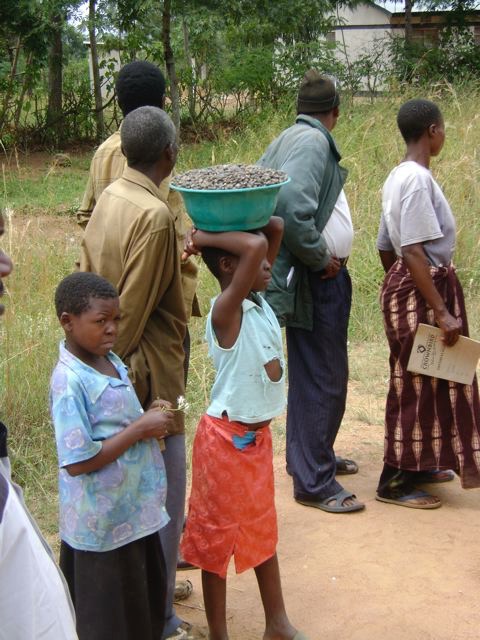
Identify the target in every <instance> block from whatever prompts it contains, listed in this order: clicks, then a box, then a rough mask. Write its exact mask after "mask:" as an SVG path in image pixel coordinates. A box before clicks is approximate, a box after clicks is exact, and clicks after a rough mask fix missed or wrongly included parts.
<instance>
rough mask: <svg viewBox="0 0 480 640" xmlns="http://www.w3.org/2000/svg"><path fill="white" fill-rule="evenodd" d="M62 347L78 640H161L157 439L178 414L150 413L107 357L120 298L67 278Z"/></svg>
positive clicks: (69, 570) (67, 527) (60, 441)
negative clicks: (174, 415)
mask: <svg viewBox="0 0 480 640" xmlns="http://www.w3.org/2000/svg"><path fill="white" fill-rule="evenodd" d="M55 306H56V311H57V315H58V318H59V321H60V324H61V326H62V328H63V330H64V332H65V340H64V341H62V342H61V343H60V357H59V361H58V363H57V365H56V367H55V370H54V372H53V375H52V379H51V385H50V407H51V413H52V419H53V423H54V426H55V437H56V443H57V451H58V459H59V467H60V471H59V494H60V537H61V541H62V542H61V550H60V566H61V568H62V570H63V572H64V574H65V577H66V579H67V582H68V586H69V588H70V593H71V596H72V600H73V603H74V607H75V611H76V616H77V631H78V635H79V638H80V640H110V639H111V638H115V639H116V640H137V639H138V638H142V640H161V637H162V630H163V626H164V621H165V612H164V605H165V590H166V579H165V565H164V558H163V553H162V549H161V544H160V538H159V536H158V530H159V529H160V528H161V527H163V526H164V525H165V524H166V523H167V522H168V520H169V517H168V514H167V512H166V510H165V498H166V488H167V487H166V475H165V468H164V464H163V459H162V455H161V453H160V449H159V446H158V441H157V439H158V438H163V437H165V436H166V435H167V434H168V429H169V427H172V424H173V422H172V418H173V414H172V413H171V412H170V411H168V408H169V404H168V403H165V402H164V401H156V402H155V403H154V405H155V406H152V407H151V408H150V409H149V410H148V411H146V412H145V413H144V411H143V409H142V407H141V405H140V402H139V400H138V398H137V396H136V394H135V391H134V389H133V387H132V384H131V382H130V380H129V378H128V376H127V369H126V367H125V365H124V364H123V363H122V361H121V360H120V358H118V357H117V356H116V355H115V354H114V353H112V351H111V349H112V347H113V345H114V343H115V339H116V336H117V328H118V322H119V319H120V311H119V299H118V294H117V291H116V289H115V288H114V287H113V286H112V285H111V284H110V283H109V282H108V281H107V280H105V279H104V278H101V277H100V276H97V275H95V274H92V273H74V274H71V275H70V276H67V277H66V278H65V279H64V280H63V281H62V282H61V283H60V284H59V286H58V288H57V291H56V293H55Z"/></svg>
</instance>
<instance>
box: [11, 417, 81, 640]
mask: <svg viewBox="0 0 480 640" xmlns="http://www.w3.org/2000/svg"><path fill="white" fill-rule="evenodd" d="M2 426H3V425H2ZM17 491H18V493H17ZM0 640H78V638H77V633H76V631H75V620H74V614H73V607H72V603H71V601H70V597H69V595H68V588H67V585H66V583H65V581H64V579H63V576H62V574H61V573H60V569H59V568H58V567H57V565H56V564H55V561H54V559H53V557H52V555H51V551H50V548H49V547H48V545H47V543H46V542H45V540H44V539H43V537H42V535H41V533H40V531H39V530H38V528H37V525H36V524H35V522H34V521H33V518H32V517H31V516H30V514H29V513H28V511H27V510H26V507H25V506H24V504H23V500H22V497H21V493H20V490H19V488H18V487H17V486H16V485H14V484H13V482H11V480H10V465H9V461H8V458H3V457H0Z"/></svg>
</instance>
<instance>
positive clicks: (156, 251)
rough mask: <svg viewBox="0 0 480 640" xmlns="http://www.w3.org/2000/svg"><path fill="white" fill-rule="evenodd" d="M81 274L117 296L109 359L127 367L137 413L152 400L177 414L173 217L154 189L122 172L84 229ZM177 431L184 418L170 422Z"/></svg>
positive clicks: (178, 287)
mask: <svg viewBox="0 0 480 640" xmlns="http://www.w3.org/2000/svg"><path fill="white" fill-rule="evenodd" d="M80 270H81V271H91V272H94V273H98V274H99V275H101V276H103V277H104V278H106V279H107V280H109V281H110V282H111V283H112V284H114V285H115V286H116V287H117V289H118V292H119V295H120V313H121V320H120V327H119V336H118V340H117V342H116V344H115V348H114V350H115V352H116V353H118V355H119V356H120V357H121V358H122V359H124V360H125V361H126V363H127V364H128V366H129V369H130V375H131V378H132V382H133V384H134V386H135V390H136V391H137V394H138V397H139V399H140V402H141V403H142V405H143V406H144V407H145V406H148V405H149V404H150V402H152V401H153V400H155V398H157V397H160V398H163V399H165V400H169V401H170V402H172V403H173V404H174V406H176V401H177V398H178V396H180V395H184V372H183V361H184V351H183V347H182V343H183V339H184V337H185V330H186V323H187V317H186V313H185V304H184V301H183V290H182V281H181V274H180V254H179V250H178V244H177V238H176V231H175V217H174V215H173V214H172V212H171V211H170V209H169V208H168V206H167V204H166V203H165V201H164V200H162V198H161V195H160V190H159V188H158V187H157V186H156V185H155V184H154V183H153V182H152V181H151V180H150V179H149V178H148V177H147V176H145V175H144V174H143V173H140V172H139V171H136V170H135V169H132V168H129V167H126V168H125V170H124V172H123V175H122V177H121V178H120V179H119V180H117V181H116V182H114V183H113V184H111V185H110V186H108V187H107V188H106V189H105V190H104V192H103V193H102V195H101V196H100V198H99V200H98V203H97V205H96V207H95V209H94V211H93V213H92V216H91V218H90V221H89V223H88V225H87V228H86V229H85V235H84V238H83V240H82V245H81V256H80ZM175 418H176V420H177V429H178V430H182V429H183V414H182V412H178V413H176V414H175Z"/></svg>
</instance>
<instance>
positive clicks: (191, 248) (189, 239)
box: [181, 227, 202, 261]
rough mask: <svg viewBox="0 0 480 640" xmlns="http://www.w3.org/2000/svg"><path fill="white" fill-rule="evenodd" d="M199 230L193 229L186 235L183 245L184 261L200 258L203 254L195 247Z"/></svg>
mask: <svg viewBox="0 0 480 640" xmlns="http://www.w3.org/2000/svg"><path fill="white" fill-rule="evenodd" d="M196 232H197V229H196V228H195V227H192V228H191V229H189V230H188V231H187V233H186V234H185V241H184V244H183V253H182V258H181V259H182V261H185V260H187V259H188V258H189V257H190V256H200V255H201V254H202V252H201V251H200V249H198V247H196V246H195V234H196Z"/></svg>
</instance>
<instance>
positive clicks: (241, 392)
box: [205, 294, 286, 424]
mask: <svg viewBox="0 0 480 640" xmlns="http://www.w3.org/2000/svg"><path fill="white" fill-rule="evenodd" d="M214 303H215V301H213V303H212V307H213V304H214ZM242 314H243V315H242V324H241V328H240V333H239V335H238V338H237V340H236V342H235V344H234V345H233V347H230V349H224V348H223V347H221V346H220V345H219V344H218V341H217V338H216V336H215V332H214V330H213V327H212V312H211V311H210V313H209V314H208V318H207V326H206V334H205V338H206V340H207V343H208V351H209V355H210V356H211V358H212V360H213V364H214V366H215V369H216V376H215V382H214V384H213V387H212V391H211V394H210V406H209V407H208V409H207V414H208V415H210V416H213V417H214V418H221V417H222V415H223V413H224V412H225V413H226V414H227V415H228V418H229V420H231V421H238V422H245V423H247V424H254V423H256V422H263V421H265V420H270V419H271V418H274V417H275V416H278V415H280V414H281V413H283V411H284V410H285V402H286V396H285V361H284V357H283V343H282V333H281V330H280V325H279V324H278V320H277V318H276V317H275V314H274V312H273V310H272V308H271V307H270V305H269V304H268V302H267V301H266V300H265V299H264V298H262V297H261V296H259V295H256V294H253V295H252V294H251V299H246V300H244V301H243V303H242ZM272 360H279V362H280V366H281V367H282V376H281V379H280V380H278V382H274V381H272V380H271V379H270V378H269V377H268V374H267V372H266V370H265V364H267V363H268V362H271V361H272Z"/></svg>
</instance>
